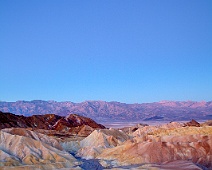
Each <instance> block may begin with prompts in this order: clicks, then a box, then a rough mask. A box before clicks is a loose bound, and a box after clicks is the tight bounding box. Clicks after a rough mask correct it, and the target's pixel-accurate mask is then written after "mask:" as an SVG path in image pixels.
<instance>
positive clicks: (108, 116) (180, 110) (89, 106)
mask: <svg viewBox="0 0 212 170" xmlns="http://www.w3.org/2000/svg"><path fill="white" fill-rule="evenodd" d="M0 111H2V112H10V113H14V114H18V115H24V116H32V115H43V114H56V115H59V116H67V115H69V114H78V115H81V116H86V117H89V118H92V119H94V120H96V121H99V122H104V121H110V120H117V121H129V120H132V121H133V120H144V121H151V120H152V121H155V120H167V121H180V120H191V119H196V120H208V119H212V101H208V102H206V101H201V102H196V101H160V102H154V103H141V104H138V103H135V104H126V103H120V102H106V101H85V102H81V103H74V102H57V101H43V100H33V101H16V102H4V101H0Z"/></svg>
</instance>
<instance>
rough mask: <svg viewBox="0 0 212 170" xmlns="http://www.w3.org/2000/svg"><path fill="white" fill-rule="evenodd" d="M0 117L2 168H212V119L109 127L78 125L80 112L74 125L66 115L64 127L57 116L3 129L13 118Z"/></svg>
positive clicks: (153, 169)
mask: <svg viewBox="0 0 212 170" xmlns="http://www.w3.org/2000/svg"><path fill="white" fill-rule="evenodd" d="M1 116H2V117H1V119H0V121H1V123H0V125H1V127H2V128H1V130H0V170H1V169H5V170H10V169H11V170H13V169H15V170H16V169H21V170H24V169H26V170H28V169H29V170H31V169H63V170H65V169H67V170H68V169H76V170H78V169H88V170H90V169H94V170H95V169H116V170H119V169H133V170H136V169H150V170H156V169H167V170H171V169H176V170H177V169H178V170H179V169H181V170H199V169H212V126H211V121H207V122H205V123H203V124H199V123H198V122H196V121H194V120H193V121H191V122H188V123H184V124H183V123H177V122H171V123H169V124H164V125H160V126H148V125H142V124H139V125H137V126H134V127H127V128H122V129H106V128H104V126H101V125H99V126H98V127H95V126H93V127H91V126H89V125H88V122H87V125H84V124H82V125H80V126H79V125H78V126H76V127H75V125H76V124H77V122H78V123H79V122H80V120H81V117H78V116H77V115H72V116H69V117H70V118H71V117H72V119H71V120H72V123H70V122H71V121H69V123H70V124H71V125H68V124H67V120H68V118H63V119H62V120H64V122H66V126H65V125H64V126H62V125H63V121H62V120H61V119H59V120H61V121H59V120H58V121H59V123H57V122H58V121H55V122H54V125H55V124H56V125H58V124H60V123H61V126H59V127H60V128H58V129H57V128H53V126H52V128H51V129H45V128H43V129H42V128H40V129H39V128H35V127H33V128H32V127H17V126H16V127H4V128H3V125H4V126H5V122H6V124H7V126H9V125H12V124H14V122H15V121H13V122H12V123H11V122H9V121H6V118H5V117H4V118H5V119H4V122H3V119H2V118H3V116H5V115H4V113H2V114H1ZM6 116H8V115H6ZM73 117H74V118H73ZM66 119H67V120H66ZM74 119H75V121H74ZM82 119H83V120H84V119H86V118H82ZM65 120H66V121H65ZM86 120H87V119H86ZM84 122H86V121H84ZM93 123H95V122H93ZM56 125H55V126H54V127H57V126H56ZM72 128H74V130H73V129H72ZM76 129H77V130H76Z"/></svg>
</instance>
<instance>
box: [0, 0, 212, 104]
mask: <svg viewBox="0 0 212 170" xmlns="http://www.w3.org/2000/svg"><path fill="white" fill-rule="evenodd" d="M0 75H1V82H0V100H2V101H16V100H34V99H41V100H56V101H73V102H82V101H84V100H105V101H120V102H126V103H142V102H154V101H160V100H194V101H201V100H206V101H210V100H212V1H211V0H160V1H158V0H139V1H138V0H134V1H131V0H108V1H100V0H99V1H92V0H91V1H87V0H83V1H79V0H73V1H72V0H0Z"/></svg>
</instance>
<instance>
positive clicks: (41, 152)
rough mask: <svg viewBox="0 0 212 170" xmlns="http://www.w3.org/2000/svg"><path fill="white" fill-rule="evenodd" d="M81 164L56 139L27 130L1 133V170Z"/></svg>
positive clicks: (49, 167)
mask: <svg viewBox="0 0 212 170" xmlns="http://www.w3.org/2000/svg"><path fill="white" fill-rule="evenodd" d="M77 165H79V162H78V161H77V160H76V159H75V158H74V157H73V156H72V155H71V154H69V153H67V152H65V151H63V149H62V147H61V145H60V144H59V143H58V141H57V140H55V139H54V138H51V137H48V136H46V135H44V134H39V133H37V132H32V131H30V130H27V129H23V128H19V129H14V128H11V129H3V130H1V131H0V169H1V166H4V168H5V169H10V168H11V169H13V166H15V167H16V166H19V167H17V168H20V167H23V169H24V167H25V168H26V169H27V168H29V167H30V168H31V169H33V168H34V169H36V168H37V169H53V168H55V169H56V168H74V167H77Z"/></svg>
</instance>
